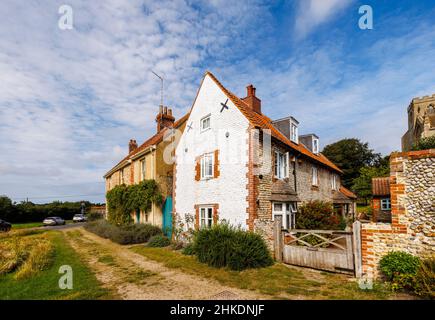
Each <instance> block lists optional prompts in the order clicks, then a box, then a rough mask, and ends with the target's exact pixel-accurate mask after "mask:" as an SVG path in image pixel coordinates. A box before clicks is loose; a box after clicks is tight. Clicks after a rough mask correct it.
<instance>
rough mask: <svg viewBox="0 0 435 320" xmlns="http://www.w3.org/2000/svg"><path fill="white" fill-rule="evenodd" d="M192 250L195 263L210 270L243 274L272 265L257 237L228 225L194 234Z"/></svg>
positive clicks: (263, 245)
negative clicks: (229, 270)
mask: <svg viewBox="0 0 435 320" xmlns="http://www.w3.org/2000/svg"><path fill="white" fill-rule="evenodd" d="M193 246H194V251H195V254H196V256H197V257H198V260H199V261H200V262H203V263H207V264H208V265H209V266H212V267H217V268H221V267H229V268H230V269H232V270H243V269H247V268H259V267H266V266H269V265H271V264H273V260H272V258H271V256H270V253H269V250H268V248H267V245H266V243H265V242H264V240H263V238H262V237H261V236H260V235H258V234H256V233H253V232H246V231H243V230H240V229H238V228H235V227H233V226H230V225H229V224H227V223H222V224H218V225H214V226H213V227H211V228H205V229H201V230H199V231H198V232H196V233H195V235H194V244H193ZM189 250H190V249H189Z"/></svg>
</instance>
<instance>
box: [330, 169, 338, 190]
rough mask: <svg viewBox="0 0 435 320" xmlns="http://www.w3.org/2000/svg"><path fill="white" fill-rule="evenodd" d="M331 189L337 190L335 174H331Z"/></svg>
mask: <svg viewBox="0 0 435 320" xmlns="http://www.w3.org/2000/svg"><path fill="white" fill-rule="evenodd" d="M331 188H332V190H338V188H337V175H336V174H333V173H332V174H331Z"/></svg>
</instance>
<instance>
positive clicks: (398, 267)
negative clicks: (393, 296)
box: [379, 251, 420, 291]
mask: <svg viewBox="0 0 435 320" xmlns="http://www.w3.org/2000/svg"><path fill="white" fill-rule="evenodd" d="M379 266H380V268H381V271H382V273H383V274H384V275H385V276H386V277H387V279H388V280H389V281H390V282H391V289H392V290H393V291H396V290H401V289H408V290H409V289H412V288H413V282H414V277H415V275H416V274H417V271H418V269H419V267H420V259H419V258H418V257H415V256H413V255H411V254H409V253H406V252H402V251H394V252H390V253H388V254H386V255H385V256H384V257H382V259H381V261H380V262H379Z"/></svg>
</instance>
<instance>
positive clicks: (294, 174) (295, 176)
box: [293, 155, 299, 194]
mask: <svg viewBox="0 0 435 320" xmlns="http://www.w3.org/2000/svg"><path fill="white" fill-rule="evenodd" d="M298 158H299V155H297V156H295V163H294V164H293V176H294V181H295V192H296V194H297V193H298V183H297V174H296V169H297V162H298Z"/></svg>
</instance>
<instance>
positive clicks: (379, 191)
mask: <svg viewBox="0 0 435 320" xmlns="http://www.w3.org/2000/svg"><path fill="white" fill-rule="evenodd" d="M372 194H373V195H374V196H389V195H390V177H382V178H372Z"/></svg>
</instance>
